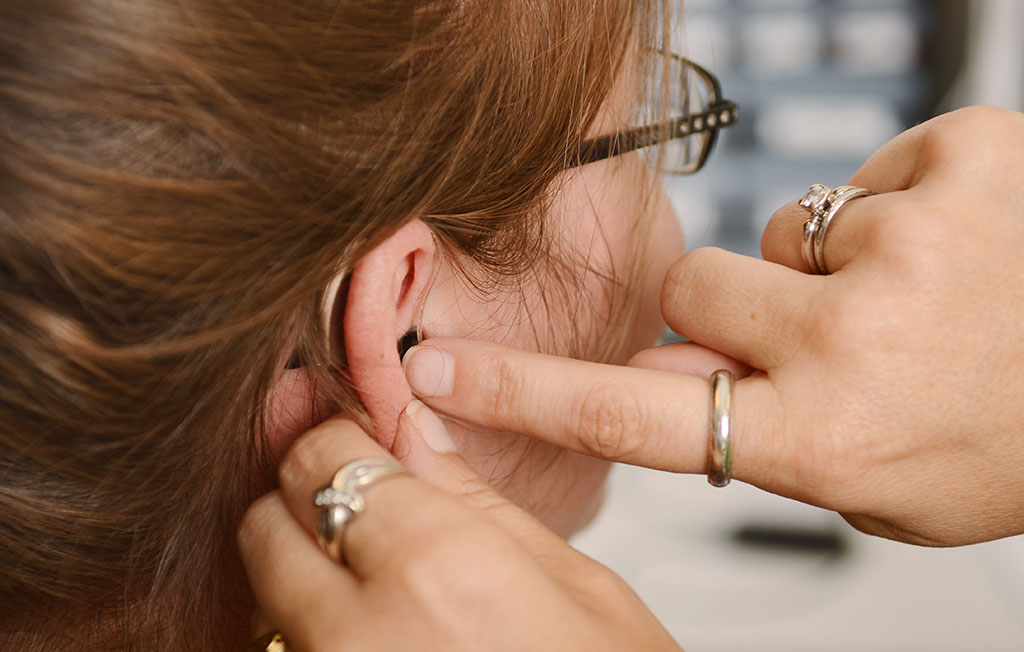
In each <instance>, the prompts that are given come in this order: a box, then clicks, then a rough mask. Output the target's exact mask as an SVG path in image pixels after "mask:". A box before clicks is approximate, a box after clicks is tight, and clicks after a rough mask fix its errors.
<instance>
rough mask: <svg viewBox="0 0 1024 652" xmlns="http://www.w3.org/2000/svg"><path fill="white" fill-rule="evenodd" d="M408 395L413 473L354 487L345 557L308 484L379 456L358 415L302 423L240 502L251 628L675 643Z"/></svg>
mask: <svg viewBox="0 0 1024 652" xmlns="http://www.w3.org/2000/svg"><path fill="white" fill-rule="evenodd" d="M411 405H412V406H415V407H413V408H412V409H407V410H406V412H404V413H403V415H402V417H401V419H400V422H399V433H398V439H397V440H396V444H395V451H396V453H397V456H398V458H399V459H400V460H401V461H402V462H403V463H404V465H405V466H406V468H408V469H409V470H410V471H412V472H413V473H415V474H416V475H417V476H418V477H414V476H411V475H410V476H393V477H390V478H388V479H386V480H382V481H380V482H379V483H375V484H373V485H371V486H369V487H367V488H366V489H365V490H364V491H365V496H366V501H367V506H366V509H365V511H364V512H362V513H360V514H358V515H357V516H356V517H355V518H354V519H352V520H351V521H349V523H348V524H347V525H346V526H345V527H346V529H345V532H344V539H343V544H344V551H345V556H346V558H347V561H348V565H347V566H341V565H338V564H335V563H333V562H332V561H331V560H330V559H329V558H328V557H327V556H326V555H325V554H324V553H323V552H321V550H320V548H319V547H318V546H317V544H316V542H315V541H314V538H313V529H314V523H315V520H316V517H317V510H316V508H315V507H314V506H313V495H314V494H315V493H316V491H317V490H318V489H319V488H320V487H322V486H324V485H326V484H328V483H329V482H330V480H331V478H332V477H333V475H334V473H335V472H336V471H337V470H338V469H339V468H340V467H341V466H343V465H344V464H346V463H347V462H350V461H352V460H354V459H358V458H363V457H389V455H388V453H387V452H386V451H385V450H384V449H383V448H382V447H381V446H379V445H378V444H377V443H376V442H374V441H373V440H372V439H370V438H369V437H367V436H366V435H365V434H364V433H363V432H362V431H361V430H360V429H359V428H358V427H357V426H356V425H355V424H353V423H351V422H348V421H344V420H341V419H332V420H330V421H327V422H326V423H324V424H322V425H320V426H318V427H316V428H314V429H313V430H311V431H310V432H308V433H306V434H305V435H303V437H302V438H301V439H300V440H298V441H297V442H296V443H295V444H294V446H293V447H292V449H291V450H290V452H289V453H288V455H287V457H286V459H285V460H284V462H283V464H282V466H281V469H280V486H281V488H280V490H278V491H274V492H271V493H270V494H267V495H266V496H263V497H262V498H260V499H259V500H258V501H256V502H255V503H254V504H253V505H252V506H251V507H250V508H249V510H248V511H247V512H246V515H245V518H244V520H243V521H242V524H241V526H240V528H239V532H238V544H239V547H240V549H241V553H242V558H243V561H244V563H245V567H246V570H247V572H248V575H249V581H250V584H251V586H252V589H253V591H254V593H255V595H256V599H257V601H258V603H259V605H260V608H261V611H262V614H263V620H264V623H265V625H266V627H265V628H263V631H260V632H258V633H259V634H262V633H265V632H266V631H272V630H274V629H275V628H276V630H278V631H280V632H281V633H282V634H283V636H284V638H285V640H286V641H287V643H288V646H289V650H291V651H293V652H294V651H297V650H389V651H401V650H416V651H418V652H419V651H429V650H444V651H445V652H452V651H457V650H471V651H473V652H477V651H478V650H516V651H518V650H539V651H544V650H551V651H556V650H557V651H562V650H627V649H642V650H678V649H679V648H678V647H677V646H676V644H675V643H674V642H673V641H672V639H671V637H670V636H669V635H668V633H667V632H665V630H664V629H663V628H662V627H661V625H660V624H658V622H657V621H656V620H655V619H654V617H653V616H652V615H651V613H650V612H649V611H648V610H647V609H646V608H645V607H644V605H643V603H641V602H640V600H639V599H638V598H637V597H636V595H635V594H634V593H633V592H632V591H631V590H630V589H629V587H627V586H626V585H625V584H624V583H623V582H622V580H620V579H619V578H618V577H617V576H616V575H615V574H613V573H612V572H611V571H609V570H608V569H607V568H605V567H604V566H602V565H600V564H598V563H597V562H595V561H593V560H591V559H589V558H588V557H586V556H584V555H583V554H581V553H579V552H577V551H576V550H574V549H573V548H571V547H569V546H568V545H567V544H566V543H565V541H564V540H562V539H561V538H560V537H558V536H556V535H554V534H553V533H551V532H550V531H549V530H547V529H546V528H544V526H542V525H541V524H540V523H539V522H538V521H536V520H535V519H534V518H533V517H531V516H530V515H528V514H527V513H526V512H524V511H522V510H520V509H519V508H518V507H516V506H514V505H513V504H511V503H509V502H508V501H506V500H505V499H504V498H502V497H501V496H499V495H498V494H497V493H495V492H494V491H493V490H492V489H491V488H490V487H489V486H488V485H487V484H486V483H485V482H484V480H483V479H481V478H480V477H479V476H477V475H476V474H475V473H474V472H473V471H472V470H471V469H470V468H469V466H467V465H466V463H465V461H464V460H463V459H462V458H461V457H459V456H458V454H457V453H454V452H450V451H453V450H454V446H453V445H452V444H451V440H450V439H448V438H447V434H446V433H445V431H444V426H443V425H442V423H441V421H440V420H439V419H438V418H437V417H436V416H434V415H433V414H432V413H431V412H430V410H429V409H428V408H426V407H425V406H422V404H420V403H419V402H418V401H417V402H414V403H413V404H411ZM417 408H418V409H417ZM427 441H431V442H433V445H434V446H435V447H436V448H438V449H439V450H440V451H441V452H438V451H435V450H433V449H431V448H430V446H428V445H427V443H426V442H427ZM431 483H433V484H431Z"/></svg>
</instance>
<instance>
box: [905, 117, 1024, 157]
mask: <svg viewBox="0 0 1024 652" xmlns="http://www.w3.org/2000/svg"><path fill="white" fill-rule="evenodd" d="M1022 122H1024V116H1022V115H1021V114H1020V113H1018V112H1016V111H1011V110H1010V109H1004V108H1000V107H995V106H969V107H965V108H962V109H957V110H956V111H951V112H950V113H947V114H944V115H942V116H940V117H939V118H936V119H935V120H934V122H933V128H932V129H929V130H928V132H927V133H926V134H925V135H924V138H923V141H922V148H923V149H924V151H925V153H926V154H927V155H929V157H931V158H953V157H955V158H956V159H959V158H961V157H962V156H963V154H964V152H969V151H971V150H972V149H976V148H979V147H984V145H985V144H987V143H991V144H993V145H996V146H997V147H996V148H995V149H994V150H991V151H995V152H999V151H1002V150H1004V149H1006V138H1011V139H1013V140H1016V141H1019V140H1020V139H1021V125H1022Z"/></svg>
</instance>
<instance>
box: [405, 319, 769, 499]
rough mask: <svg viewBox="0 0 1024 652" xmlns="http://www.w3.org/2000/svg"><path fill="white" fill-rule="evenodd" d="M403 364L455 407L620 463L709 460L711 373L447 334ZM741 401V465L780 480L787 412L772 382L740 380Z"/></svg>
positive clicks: (417, 389) (743, 474)
mask: <svg viewBox="0 0 1024 652" xmlns="http://www.w3.org/2000/svg"><path fill="white" fill-rule="evenodd" d="M403 365H404V367H405V372H406V377H407V378H408V380H409V384H410V386H411V387H412V389H413V392H414V393H416V394H417V395H418V396H419V397H420V398H421V400H423V401H424V402H426V403H428V404H429V405H430V406H431V407H432V408H434V409H436V410H439V411H441V412H444V413H445V414H447V415H449V416H452V417H456V418H458V419H463V420H465V421H469V422H472V423H474V424H478V425H483V426H488V427H491V428H498V429H501V430H508V431H512V432H518V433H522V434H525V435H530V436H532V437H535V438H537V439H541V440H543V441H546V442H549V443H552V444H554V445H556V446H559V447H561V448H565V449H568V450H572V451H576V452H579V453H584V454H586V455H591V456H594V457H600V458H603V459H606V460H612V461H615V462H625V463H628V464H636V465H640V466H646V467H650V468H654V469H662V470H665V471H676V472H683V473H704V472H705V471H706V469H707V438H708V414H709V404H710V392H711V390H710V385H709V383H708V381H707V380H705V379H702V378H697V377H694V376H684V375H681V374H675V373H670V372H666V371H655V370H650V369H635V368H629V367H617V366H613V365H605V364H598V363H592V362H582V361H579V360H570V359H566V358H558V357H555V356H549V355H543V354H539V353H529V352H525V351H517V350H514V349H507V348H502V347H499V346H496V345H493V344H487V343H482V342H475V341H472V340H459V339H440V338H439V339H433V338H432V339H430V340H427V341H426V342H425V343H423V344H421V345H419V346H416V347H413V348H412V349H410V350H409V352H408V353H407V354H406V356H405V359H404V360H403ZM734 405H735V406H736V408H735V412H734V414H733V416H732V422H733V426H732V429H733V432H734V433H735V434H736V438H735V439H734V441H733V451H732V453H733V474H734V476H735V477H737V478H742V479H744V480H747V481H749V482H753V483H755V484H763V483H764V481H765V480H768V482H769V483H773V482H772V478H771V477H769V476H768V475H767V471H768V470H770V471H771V474H772V475H773V476H778V474H779V469H778V468H777V467H776V464H775V463H774V459H777V458H778V457H779V456H780V455H784V451H785V448H786V447H785V446H778V445H775V444H773V442H779V441H780V439H779V438H778V437H775V436H774V435H775V434H776V433H775V432H773V430H774V429H776V428H777V427H778V425H777V424H780V423H781V420H780V419H779V418H778V414H779V410H778V407H777V401H776V399H775V398H774V390H773V389H772V385H771V381H770V380H769V379H768V377H767V376H765V375H764V374H755V375H754V376H751V377H750V378H747V379H744V380H741V381H739V382H738V383H737V384H736V390H735V398H734ZM755 457H756V459H755ZM773 467H776V468H773ZM759 469H760V471H759ZM773 484H774V483H773Z"/></svg>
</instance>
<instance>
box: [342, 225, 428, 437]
mask: <svg viewBox="0 0 1024 652" xmlns="http://www.w3.org/2000/svg"><path fill="white" fill-rule="evenodd" d="M436 265H437V246H436V244H435V241H434V236H433V233H431V231H430V229H429V228H428V227H427V225H426V224H424V223H423V221H422V220H419V219H414V220H412V221H410V222H408V223H406V224H405V225H404V226H402V227H401V228H400V229H398V230H397V231H395V232H394V233H393V234H392V235H391V236H389V237H388V238H387V239H386V240H385V241H384V242H382V243H380V244H379V245H377V246H376V247H374V248H373V249H372V250H371V251H370V252H369V253H368V254H366V255H365V256H364V257H363V258H362V259H361V260H360V261H359V262H358V263H357V264H356V266H355V269H353V271H352V274H351V276H350V278H349V283H348V292H347V295H346V297H345V299H344V314H342V315H339V316H333V317H330V320H331V321H332V322H333V323H335V324H338V323H341V324H343V328H342V329H341V330H342V334H341V337H339V335H338V334H337V329H333V331H328V332H333V333H334V334H332V340H331V346H342V345H344V347H345V354H346V356H345V357H346V359H347V360H348V368H349V373H350V374H351V377H352V381H353V384H354V386H355V389H356V392H357V393H358V394H359V398H360V400H361V401H362V403H363V405H364V406H365V408H366V411H367V413H368V414H369V417H370V421H371V422H372V423H373V429H374V433H373V434H374V436H375V437H376V438H377V440H378V441H379V442H380V443H381V444H382V445H383V446H384V447H386V448H388V449H389V450H390V448H391V446H392V444H394V441H395V433H396V431H397V427H398V416H399V415H400V414H401V412H402V410H404V409H405V406H406V405H408V404H409V401H411V400H412V398H413V396H412V392H411V391H410V389H409V385H408V383H407V382H406V380H405V374H404V373H403V372H402V361H401V357H400V355H399V343H400V341H403V340H407V339H409V337H407V333H409V332H410V331H414V332H415V331H416V329H417V327H418V324H417V321H418V317H419V314H420V311H421V309H422V306H423V301H424V298H425V297H426V293H427V290H428V289H429V287H430V283H431V280H432V279H433V276H434V271H435V268H436ZM340 304H341V302H340V301H339V302H338V305H339V306H340ZM342 338H343V340H344V341H343V342H340V341H339V339H342Z"/></svg>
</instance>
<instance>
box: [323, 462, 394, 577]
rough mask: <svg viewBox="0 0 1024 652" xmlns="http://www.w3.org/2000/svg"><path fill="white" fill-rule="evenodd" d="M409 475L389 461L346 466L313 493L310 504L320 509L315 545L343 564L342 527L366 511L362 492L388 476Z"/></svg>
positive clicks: (351, 463)
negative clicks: (328, 482)
mask: <svg viewBox="0 0 1024 652" xmlns="http://www.w3.org/2000/svg"><path fill="white" fill-rule="evenodd" d="M407 473H409V472H408V471H407V470H406V469H405V467H403V466H402V465H401V464H399V463H398V462H396V461H395V460H392V459H387V458H363V459H359V460H355V461H354V462H349V463H348V464H346V465H345V466H343V467H341V469H339V470H338V472H337V473H335V474H334V479H333V480H332V481H331V484H329V485H328V486H326V487H324V488H323V489H320V490H319V491H317V492H316V495H315V496H314V498H313V504H314V505H316V506H317V507H320V508H321V509H320V516H319V518H317V521H316V541H317V543H318V544H320V548H321V549H323V551H324V552H325V553H327V556H328V557H330V558H331V559H332V560H333V561H334V562H335V563H338V564H344V563H345V552H344V550H343V548H342V539H343V535H344V531H345V524H346V523H348V522H349V521H351V520H352V519H353V518H355V516H356V514H359V513H360V512H362V511H363V510H364V509H366V498H365V497H364V496H363V492H362V489H365V488H366V487H367V486H368V485H369V484H370V483H372V482H376V481H377V480H380V479H382V478H386V477H389V476H395V475H402V474H407Z"/></svg>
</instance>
